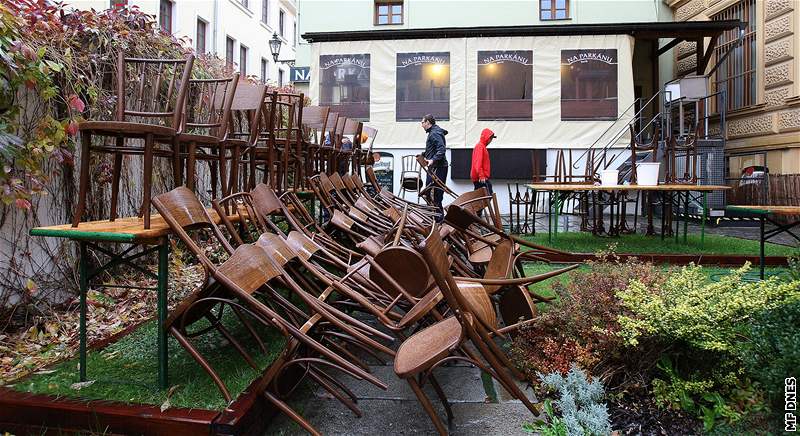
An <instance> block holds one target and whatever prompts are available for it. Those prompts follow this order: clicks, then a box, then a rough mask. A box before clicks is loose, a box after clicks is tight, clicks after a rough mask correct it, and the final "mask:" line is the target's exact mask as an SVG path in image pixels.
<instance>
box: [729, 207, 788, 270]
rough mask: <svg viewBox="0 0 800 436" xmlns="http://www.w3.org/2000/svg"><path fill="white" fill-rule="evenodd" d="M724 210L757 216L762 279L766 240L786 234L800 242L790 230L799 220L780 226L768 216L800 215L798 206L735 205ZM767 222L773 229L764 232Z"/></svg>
mask: <svg viewBox="0 0 800 436" xmlns="http://www.w3.org/2000/svg"><path fill="white" fill-rule="evenodd" d="M726 210H729V211H732V212H746V213H749V214H754V215H757V216H758V218H759V222H760V225H759V227H760V232H759V243H760V248H759V257H758V259H759V277H760V278H762V279H763V278H764V245H765V244H766V242H767V240H768V239H770V238H772V237H774V236H777V235H779V234H781V233H788V234H790V235H791V236H792V237H793V238H795V239H796V240H797V241H799V242H800V236H798V235H797V234H795V233H794V232H792V228H793V227H796V226H798V225H800V220H796V221H790V222H788V223H786V224H781V223H779V222H777V221H775V220H774V219H772V218H770V216H787V217H789V216H793V215H800V206H759V205H735V206H728V207H727V208H726ZM767 221H769V222H770V223H771V224H773V225H774V226H775V228H774V229H771V230H766V223H767Z"/></svg>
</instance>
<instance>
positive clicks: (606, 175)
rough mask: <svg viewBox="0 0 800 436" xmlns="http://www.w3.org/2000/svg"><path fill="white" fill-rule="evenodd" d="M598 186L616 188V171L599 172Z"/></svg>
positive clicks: (617, 174) (617, 175)
mask: <svg viewBox="0 0 800 436" xmlns="http://www.w3.org/2000/svg"><path fill="white" fill-rule="evenodd" d="M600 184H601V185H603V186H616V185H617V184H619V171H618V170H603V171H600Z"/></svg>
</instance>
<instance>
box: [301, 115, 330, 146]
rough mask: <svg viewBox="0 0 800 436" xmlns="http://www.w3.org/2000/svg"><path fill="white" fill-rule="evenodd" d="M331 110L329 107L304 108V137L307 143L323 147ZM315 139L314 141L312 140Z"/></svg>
mask: <svg viewBox="0 0 800 436" xmlns="http://www.w3.org/2000/svg"><path fill="white" fill-rule="evenodd" d="M329 113H330V108H329V107H327V106H306V107H304V108H303V127H304V129H305V130H306V132H305V135H304V137H305V138H306V141H307V142H310V143H312V144H315V145H317V146H322V144H323V142H324V141H325V129H326V127H327V124H328V114H329ZM312 138H313V139H312Z"/></svg>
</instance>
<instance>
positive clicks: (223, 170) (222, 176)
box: [215, 144, 230, 198]
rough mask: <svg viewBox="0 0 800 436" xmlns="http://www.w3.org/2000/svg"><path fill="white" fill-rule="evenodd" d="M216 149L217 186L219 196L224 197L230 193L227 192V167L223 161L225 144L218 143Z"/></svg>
mask: <svg viewBox="0 0 800 436" xmlns="http://www.w3.org/2000/svg"><path fill="white" fill-rule="evenodd" d="M217 150H218V151H219V155H218V156H219V158H218V159H219V187H220V192H221V193H222V195H221V196H222V197H225V196H227V195H228V194H230V192H228V168H227V167H226V163H225V144H219V145H218V146H217ZM215 198H216V197H215Z"/></svg>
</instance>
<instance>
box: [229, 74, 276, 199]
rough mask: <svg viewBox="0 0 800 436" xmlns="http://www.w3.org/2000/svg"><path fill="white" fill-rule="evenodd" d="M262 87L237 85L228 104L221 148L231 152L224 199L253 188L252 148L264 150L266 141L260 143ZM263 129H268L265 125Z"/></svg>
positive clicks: (258, 85)
mask: <svg viewBox="0 0 800 436" xmlns="http://www.w3.org/2000/svg"><path fill="white" fill-rule="evenodd" d="M266 93H267V87H266V85H260V84H253V83H248V82H242V83H239V85H238V86H237V88H236V95H235V96H234V99H233V103H231V117H230V123H229V126H230V127H229V131H228V136H227V139H226V141H225V146H226V147H227V148H229V149H230V150H231V164H230V180H229V182H228V187H229V190H228V192H227V193H226V195H229V194H231V193H235V192H239V191H241V190H246V189H248V188H249V186H251V185H255V183H256V182H255V177H256V174H255V173H256V171H255V164H256V161H255V160H254V159H253V156H254V155H256V151H255V149H256V148H259V147H261V148H262V149H268V146H266V145H265V143H266V141H269V140H270V138H266V139H262V136H261V129H262V121H264V122H267V123H269V122H270V120H269V119H266V120H265V117H264V115H263V113H262V110H263V108H264V99H265V97H266ZM264 128H267V129H268V128H269V125H265V126H264Z"/></svg>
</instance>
